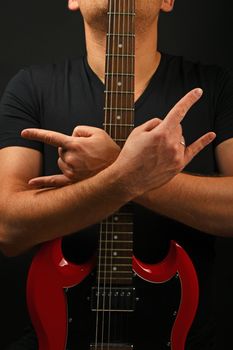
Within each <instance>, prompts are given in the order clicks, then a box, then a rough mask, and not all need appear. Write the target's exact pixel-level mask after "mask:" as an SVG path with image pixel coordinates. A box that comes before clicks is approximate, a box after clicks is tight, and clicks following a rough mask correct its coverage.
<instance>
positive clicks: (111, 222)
mask: <svg viewBox="0 0 233 350" xmlns="http://www.w3.org/2000/svg"><path fill="white" fill-rule="evenodd" d="M105 225H133V223H132V222H119V221H108V222H106V223H105Z"/></svg>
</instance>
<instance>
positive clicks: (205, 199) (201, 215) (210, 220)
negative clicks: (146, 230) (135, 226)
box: [135, 173, 233, 237]
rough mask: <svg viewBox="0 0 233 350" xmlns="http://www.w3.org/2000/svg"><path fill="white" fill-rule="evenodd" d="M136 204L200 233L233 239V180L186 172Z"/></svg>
mask: <svg viewBox="0 0 233 350" xmlns="http://www.w3.org/2000/svg"><path fill="white" fill-rule="evenodd" d="M135 202H137V203H138V204H140V205H142V206H144V207H146V208H148V209H150V210H153V211H154V212H156V213H158V214H160V215H164V216H167V217H169V218H171V219H174V220H177V221H179V222H181V223H183V224H186V225H188V226H191V227H193V228H195V229H198V230H200V231H203V232H206V233H210V234H213V235H216V236H227V237H233V177H204V176H195V175H189V174H184V173H182V174H179V175H177V176H176V177H175V178H173V179H172V180H171V181H170V182H169V183H168V184H166V185H164V186H162V187H160V188H159V189H156V190H153V191H150V192H148V193H145V194H144V195H143V196H141V197H139V198H137V199H136V200H135Z"/></svg>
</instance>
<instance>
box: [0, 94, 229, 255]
mask: <svg viewBox="0 0 233 350" xmlns="http://www.w3.org/2000/svg"><path fill="white" fill-rule="evenodd" d="M199 97H200V91H199V90H194V91H192V92H190V93H189V94H187V95H186V96H185V97H184V98H183V99H182V100H181V101H180V102H179V103H178V104H177V105H176V106H175V107H174V108H173V109H172V110H171V112H170V113H169V114H168V115H167V117H166V118H165V119H164V121H162V122H161V121H159V120H158V119H153V120H151V121H149V122H147V123H145V124H143V125H141V126H140V127H138V128H135V129H134V131H133V132H132V133H131V135H130V136H129V138H128V140H127V142H126V144H125V146H124V148H123V149H122V151H121V152H120V153H118V150H117V147H116V145H113V144H112V143H111V142H112V141H110V140H108V142H109V143H108V145H109V146H110V148H111V155H112V154H114V152H115V155H114V156H113V157H112V159H111V157H110V158H109V160H108V161H109V164H110V165H109V164H108V161H107V163H105V165H103V169H102V168H101V167H100V168H98V166H97V169H96V170H93V171H94V172H95V171H97V174H94V175H93V174H91V175H90V177H88V176H87V178H86V179H85V180H82V179H81V180H82V181H77V180H76V181H70V185H69V186H62V187H60V188H57V187H55V188H45V189H38V188H34V187H33V186H32V182H31V185H28V182H29V181H30V179H31V178H35V177H37V176H38V175H40V171H41V162H42V156H41V154H40V153H39V152H37V151H35V150H30V149H25V148H22V147H8V148H6V149H3V150H1V152H0V161H1V164H2V168H3V169H4V171H3V173H2V174H1V179H0V180H1V181H0V183H1V199H0V217H1V219H0V245H1V247H2V250H3V251H4V252H5V253H6V254H8V255H15V254H19V253H21V252H23V251H24V250H26V249H28V248H30V247H32V246H34V245H36V244H38V243H42V242H45V241H47V240H51V239H54V238H57V237H61V236H64V235H68V234H70V233H72V232H75V231H78V230H81V229H82V228H84V227H87V226H89V225H92V224H94V223H96V222H98V221H100V220H102V219H103V218H104V217H106V216H108V215H110V214H112V213H113V212H114V211H116V210H117V209H118V208H119V207H120V206H122V205H124V204H125V203H127V202H128V201H130V200H137V201H138V202H140V203H141V204H143V205H145V206H147V207H149V208H152V209H153V210H155V211H157V212H160V213H161V214H164V215H168V216H170V217H174V218H177V219H180V218H178V217H176V216H177V214H175V213H174V210H173V209H171V208H170V207H171V206H170V205H168V204H169V200H170V198H171V197H174V196H175V194H176V191H177V192H178V189H179V184H180V182H179V181H181V180H180V179H181V177H184V176H185V177H186V175H183V174H180V175H178V176H177V174H178V173H180V171H181V170H182V169H183V168H184V167H185V165H186V164H187V163H188V162H189V161H190V160H191V159H192V158H193V157H194V156H195V155H196V154H197V153H198V152H199V151H200V150H201V149H203V148H204V147H205V146H206V145H207V144H209V143H210V142H211V141H212V140H213V138H214V137H215V135H214V134H213V133H208V134H206V135H204V136H202V137H201V138H200V139H199V140H197V141H195V142H194V143H193V144H192V145H190V146H189V147H187V148H184V147H183V146H182V145H181V144H180V140H181V139H182V130H181V126H180V122H181V120H182V119H183V118H184V116H185V114H186V112H187V110H188V109H189V108H190V107H191V106H192V105H193V104H194V103H195V102H196V101H197V100H198V99H199ZM41 132H42V133H43V131H42V130H26V131H24V132H23V136H24V137H28V138H35V139H40V138H41V137H42V138H44V139H43V141H45V142H47V143H50V144H51V143H53V142H54V139H53V137H52V138H51V134H50V132H49V133H48V132H46V131H45V134H44V135H42V134H41ZM171 135H172V137H171ZM53 136H54V135H53ZM56 136H58V135H56ZM64 136H65V135H64ZM65 137H66V140H65V143H66V142H70V141H71V140H70V139H69V140H68V139H67V137H68V136H65ZM73 137H75V136H73ZM91 137H92V136H89V141H90V140H91ZM104 137H105V139H106V137H107V136H106V135H104ZM76 139H77V137H76ZM83 139H86V137H83ZM106 140H107V139H106ZM72 141H74V140H72ZM79 141H80V139H79ZM135 144H136V145H137V147H135ZM67 145H68V144H66V147H67ZM70 145H71V144H70ZM56 146H61V147H62V149H63V150H62V149H60V155H62V154H63V156H64V154H66V155H67V154H68V153H67V152H64V149H67V148H66V147H64V146H65V145H64V144H63V143H62V144H59V142H58V144H57V143H56ZM112 152H113V153H112ZM118 154H119V155H118ZM164 154H166V157H164ZM61 159H62V158H61ZM105 160H106V159H105ZM97 164H98V162H97ZM66 165H67V164H66V162H65V161H64V163H62V165H61V166H64V167H65V166H66ZM106 166H107V167H106ZM85 176H86V175H85ZM85 176H84V177H85ZM187 176H189V175H187ZM69 180H70V179H69ZM199 180H200V181H202V180H203V183H199V184H197V185H196V187H197V188H200V190H199V193H201V192H202V191H203V188H204V187H205V186H207V187H208V186H209V182H208V183H207V181H205V180H206V178H205V179H202V178H200V179H199ZM213 180H214V181H215V180H216V181H218V180H219V179H213ZM220 180H221V179H220ZM227 180H228V179H227V178H226V179H224V181H226V182H227ZM182 181H183V180H182ZM185 182H186V179H185ZM191 182H192V184H193V180H192V181H190V184H191ZM226 182H224V183H222V184H221V183H219V182H218V183H217V182H216V186H217V187H218V186H222V187H223V188H224V186H225V185H226ZM229 184H230V181H229ZM34 185H35V182H34ZM161 186H162V187H161ZM213 186H215V185H211V186H210V187H208V189H207V192H208V191H211V190H212V187H213ZM186 187H187V188H185V187H184V188H185V190H184V191H183V192H182V191H181V193H179V196H177V198H176V201H177V202H179V206H180V211H182V205H181V204H182V203H183V202H184V201H186V202H187V200H188V202H190V201H192V202H194V204H192V205H191V204H190V208H189V210H190V212H193V210H194V213H195V210H196V212H198V206H197V204H196V206H195V200H194V199H195V198H192V191H190V188H189V185H188V183H187V182H186ZM201 188H202V189H201ZM228 188H229V187H228ZM159 191H161V192H159ZM172 191H174V192H173V195H172ZM217 192H218V193H217ZM232 192H233V190H232ZM159 193H160V198H159V199H158V194H159ZM161 193H162V194H163V195H161ZM166 194H167V195H166ZM217 194H218V198H217V199H216V198H215V203H216V202H217V201H219V199H220V198H219V191H216V195H217ZM195 195H196V196H197V194H196V193H195ZM189 196H190V197H189ZM194 197H195V196H194ZM228 197H229V200H231V201H232V199H230V195H229V196H228ZM231 197H232V196H231ZM135 198H137V199H135ZM225 198H226V197H225ZM210 199H211V198H210ZM197 201H198V205H200V202H199V200H198V199H197ZM197 201H196V202H197ZM186 205H187V203H186ZM191 206H193V208H191ZM90 208H92V210H90ZM204 209H205V208H204ZM199 211H200V210H199ZM216 211H217V209H215V213H214V214H216ZM186 212H187V213H188V210H187V211H186ZM214 214H213V213H210V216H211V215H213V219H214ZM205 216H206V215H203V213H202V220H203V221H205V220H204V219H203V217H205ZM187 218H189V214H187V215H186V214H185V213H184V215H182V218H181V219H180V221H182V222H185V223H187V224H190V219H189V220H188V219H187ZM218 218H219V215H218ZM221 218H222V216H221ZM193 221H198V220H197V218H196V220H193ZM215 221H217V219H216V218H215ZM203 225H205V223H204V224H203ZM227 225H228V226H229V225H230V222H229V220H228V223H227ZM207 226H208V225H207ZM194 227H195V226H194ZM205 231H206V232H210V230H209V228H208V229H206V230H205ZM210 233H214V232H210ZM220 234H223V233H220Z"/></svg>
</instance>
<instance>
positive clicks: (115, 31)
mask: <svg viewBox="0 0 233 350" xmlns="http://www.w3.org/2000/svg"><path fill="white" fill-rule="evenodd" d="M117 4H118V6H117ZM116 13H120V1H119V0H116V2H115V1H114V11H113V17H114V21H113V23H114V27H113V34H119V28H120V17H121V16H119V15H118V21H117V15H116ZM117 22H118V23H117ZM117 26H118V27H117ZM112 39H113V46H112V53H113V55H114V56H113V58H112V62H114V63H113V64H112V65H115V67H114V70H113V71H114V73H115V72H116V76H115V81H114V78H113V76H112V89H111V106H112V105H113V104H112V102H113V101H114V104H115V105H114V107H116V108H118V93H116V94H115V93H113V91H117V88H115V86H114V85H116V82H117V81H118V65H119V35H117V40H115V35H113V36H112ZM116 44H117V49H116V47H115V45H116ZM115 54H116V55H117V62H115ZM113 94H114V99H113ZM117 114H118V110H117V111H115V114H114V118H113V112H112V113H111V127H112V123H113V130H114V133H113V132H112V133H111V136H112V137H113V139H114V140H115V141H116V140H117V136H118V135H117V125H116V124H117V118H116V115H117ZM113 130H112V131H113ZM111 219H112V220H111V223H112V224H111V236H110V235H109V236H110V241H111V248H110V254H111V260H110V266H109V270H110V273H109V299H108V300H109V302H108V310H109V312H108V350H109V347H110V338H111V316H112V312H111V304H112V274H113V235H114V221H113V220H114V215H112V216H111Z"/></svg>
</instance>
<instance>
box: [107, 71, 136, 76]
mask: <svg viewBox="0 0 233 350" xmlns="http://www.w3.org/2000/svg"><path fill="white" fill-rule="evenodd" d="M105 75H106V76H109V75H110V76H111V75H113V76H114V75H122V76H126V77H135V74H134V73H119V72H110V73H105Z"/></svg>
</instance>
